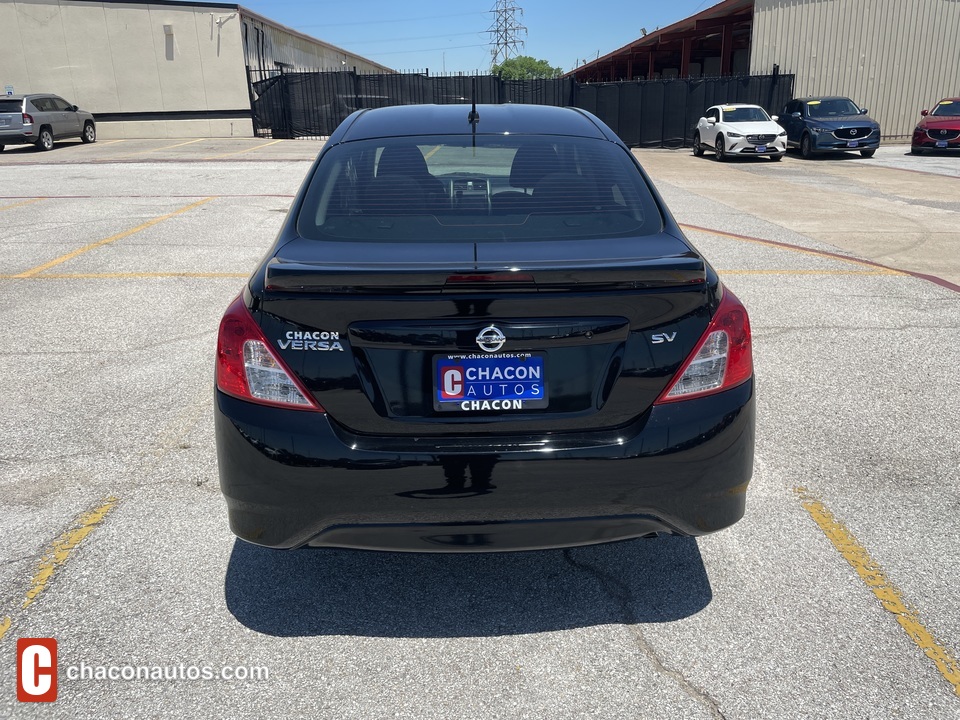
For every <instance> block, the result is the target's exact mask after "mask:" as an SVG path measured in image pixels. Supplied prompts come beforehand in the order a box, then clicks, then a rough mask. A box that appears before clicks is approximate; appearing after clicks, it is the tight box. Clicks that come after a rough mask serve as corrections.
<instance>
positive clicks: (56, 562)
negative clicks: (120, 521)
mask: <svg viewBox="0 0 960 720" xmlns="http://www.w3.org/2000/svg"><path fill="white" fill-rule="evenodd" d="M117 502H118V501H117V498H115V497H113V496H110V497H108V498H106V499H105V500H104V501H103V502H102V503H101V504H100V505H99V506H98V507H96V508H94V509H93V510H91V511H90V512H86V513H84V514H83V515H81V516H80V517H78V518H77V520H76V522H75V523H74V528H73V529H72V530H68V531H67V532H65V533H63V535H61V536H60V537H58V538H57V539H56V540H54V541H53V543H52V544H51V545H50V547H49V548H47V552H46V553H45V554H44V555H43V557H42V558H40V563H39V566H38V568H37V573H36V574H35V575H34V576H33V580H31V581H30V589H29V590H27V597H26V598H25V599H24V601H23V605H22V606H21V607H22V608H24V609H26V608H27V607H29V606H30V604H31V603H33V601H34V600H36V599H37V596H39V595H40V593H42V592H43V590H44V588H46V587H47V583H48V582H50V578H52V577H53V574H54V573H55V572H56V570H57V568H59V567H61V566H62V565H63V564H64V563H66V562H67V560H69V559H70V555H71V554H72V553H73V551H74V550H76V549H77V546H78V545H79V544H80V543H81V542H82V541H83V539H84V538H85V537H87V535H89V534H90V533H91V532H93V530H94V529H95V528H96V527H97V525H99V524H100V523H101V522H103V519H104V518H105V517H106V516H107V514H108V513H109V512H110V511H111V510H113V508H115V507H116V506H117Z"/></svg>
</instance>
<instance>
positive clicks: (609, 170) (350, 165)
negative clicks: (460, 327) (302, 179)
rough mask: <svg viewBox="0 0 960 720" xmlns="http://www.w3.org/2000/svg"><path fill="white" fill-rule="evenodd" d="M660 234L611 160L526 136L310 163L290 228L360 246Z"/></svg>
mask: <svg viewBox="0 0 960 720" xmlns="http://www.w3.org/2000/svg"><path fill="white" fill-rule="evenodd" d="M661 227H662V218H661V217H660V213H659V210H658V209H657V206H656V203H655V201H654V199H653V196H652V195H651V192H650V189H649V188H648V187H647V185H646V183H645V181H644V179H643V177H642V175H641V174H640V173H639V172H638V170H637V168H636V165H635V164H634V162H633V160H632V158H631V157H630V156H629V155H628V154H627V153H626V152H624V150H623V149H622V148H620V147H618V146H617V145H615V144H613V143H611V142H608V141H605V140H596V139H589V138H574V137H555V136H549V137H547V136H530V135H522V136H513V137H511V136H507V135H495V136H494V135H477V136H475V138H474V137H471V136H469V135H467V136H437V137H408V138H387V139H376V140H364V141H357V142H350V143H344V144H342V145H338V146H336V147H333V148H330V150H329V151H328V152H327V153H326V154H325V155H324V156H323V159H322V160H321V161H320V164H319V166H318V168H317V171H316V173H315V174H314V176H313V178H312V179H311V181H310V186H309V188H308V190H307V194H306V196H305V199H304V204H303V207H302V209H301V211H300V215H299V218H298V220H297V229H298V232H299V234H300V235H301V236H302V237H305V238H310V239H316V240H347V241H360V242H363V241H369V242H418V243H420V242H431V241H436V242H457V241H459V242H483V241H491V242H502V241H518V240H523V241H530V240H554V239H565V240H569V239H585V238H591V237H617V236H630V235H648V234H652V233H656V232H659V231H660V229H661Z"/></svg>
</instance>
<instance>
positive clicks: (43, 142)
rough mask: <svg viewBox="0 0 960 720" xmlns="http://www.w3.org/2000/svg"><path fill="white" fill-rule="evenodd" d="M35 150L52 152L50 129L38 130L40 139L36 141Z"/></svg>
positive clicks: (51, 133)
mask: <svg viewBox="0 0 960 720" xmlns="http://www.w3.org/2000/svg"><path fill="white" fill-rule="evenodd" d="M37 150H53V132H51V130H50V128H48V127H42V128H40V137H39V138H38V139H37Z"/></svg>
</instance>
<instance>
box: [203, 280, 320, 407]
mask: <svg viewBox="0 0 960 720" xmlns="http://www.w3.org/2000/svg"><path fill="white" fill-rule="evenodd" d="M217 387H218V388H219V389H220V390H221V391H222V392H225V393H226V394H227V395H233V396H234V397H238V398H240V399H241V400H248V401H250V402H255V403H260V404H261V405H273V406H275V407H284V408H291V409H297V410H319V411H321V412H322V411H323V408H322V407H320V405H318V404H317V403H316V402H315V401H314V400H313V399H312V398H311V396H310V393H308V392H307V390H306V388H304V387H303V385H301V384H300V383H299V382H297V380H296V378H295V377H294V374H293V373H292V372H291V371H290V368H288V367H287V366H286V365H285V364H284V362H283V360H281V359H280V358H279V357H278V356H277V355H276V354H274V352H273V351H272V350H271V349H270V343H269V342H268V341H267V338H266V337H264V335H263V332H262V331H261V330H260V326H259V325H257V323H256V322H255V321H254V319H253V316H252V315H250V311H249V310H247V307H246V305H244V303H243V297H242V296H241V297H237V298H236V299H235V300H234V301H233V302H232V303H231V304H230V307H228V308H227V311H226V312H225V313H224V315H223V319H222V320H221V321H220V332H219V334H218V335H217Z"/></svg>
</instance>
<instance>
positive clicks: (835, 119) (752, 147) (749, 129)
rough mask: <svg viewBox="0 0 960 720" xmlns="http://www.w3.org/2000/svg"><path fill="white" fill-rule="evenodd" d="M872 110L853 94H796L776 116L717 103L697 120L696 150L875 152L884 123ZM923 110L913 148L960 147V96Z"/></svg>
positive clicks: (719, 154)
mask: <svg viewBox="0 0 960 720" xmlns="http://www.w3.org/2000/svg"><path fill="white" fill-rule="evenodd" d="M867 112H868V111H867V109H866V108H861V107H859V106H858V105H857V104H856V103H855V102H853V100H851V99H850V98H845V97H838V96H824V97H807V98H794V99H793V100H791V101H790V102H788V103H787V104H786V105H785V106H784V108H783V110H782V112H781V113H780V115H772V116H771V115H769V114H767V111H766V110H764V109H763V108H762V107H760V106H759V105H747V104H744V103H729V104H725V105H713V106H712V107H709V108H707V111H706V112H705V113H704V115H703V117H701V118H700V121H699V122H698V123H697V127H696V130H695V131H694V135H693V154H694V155H697V156H701V155H703V153H704V151H705V150H712V151H713V152H714V156H715V157H716V159H717V160H720V161H723V160H726V159H728V158H730V157H732V156H734V155H753V156H756V155H761V156H767V157H769V158H770V159H772V160H780V159H781V158H782V157H783V156H784V155H785V154H786V152H787V149H788V148H791V147H792V148H797V149H798V150H799V151H800V155H801V156H802V157H804V158H811V157H813V155H815V154H817V153H826V152H838V151H855V152H859V153H860V154H861V155H862V156H863V157H872V156H873V154H874V153H876V151H877V148H879V147H880V123H878V122H877V121H876V120H874V119H873V118H871V117H870V116H869V115H868V114H867ZM921 115H922V116H923V117H922V119H921V120H920V122H919V123H918V124H917V127H916V129H915V130H914V132H913V140H912V142H911V144H910V152H912V153H913V154H914V155H919V154H920V153H922V152H923V151H925V150H936V149H951V148H955V149H960V98H944V99H943V100H941V101H940V102H939V103H937V104H936V105H935V106H934V108H933V110H932V111H927V110H924V111H923V112H922V113H921Z"/></svg>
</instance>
